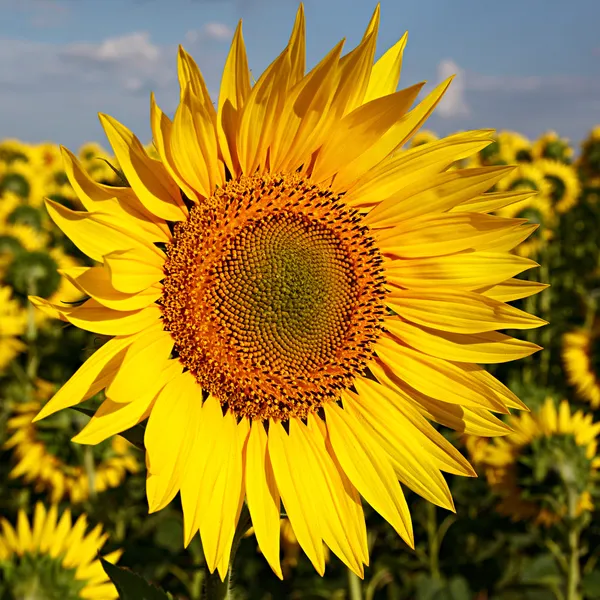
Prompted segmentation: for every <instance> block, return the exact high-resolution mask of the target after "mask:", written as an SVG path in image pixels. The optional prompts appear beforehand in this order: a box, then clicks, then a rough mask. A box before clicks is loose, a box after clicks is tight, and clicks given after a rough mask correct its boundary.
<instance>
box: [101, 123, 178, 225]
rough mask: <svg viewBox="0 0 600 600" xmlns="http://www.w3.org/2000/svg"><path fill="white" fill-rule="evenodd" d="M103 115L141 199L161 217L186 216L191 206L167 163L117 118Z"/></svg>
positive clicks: (108, 131)
mask: <svg viewBox="0 0 600 600" xmlns="http://www.w3.org/2000/svg"><path fill="white" fill-rule="evenodd" d="M99 116H100V122H101V123H102V127H103V128H104V131H105V132H106V136H107V137H108V141H109V142H110V145H111V146H112V148H113V150H114V152H115V156H116V158H117V160H118V161H119V165H120V166H121V169H123V173H124V174H125V177H126V178H127V181H128V182H129V184H130V185H131V188H132V189H133V191H134V192H135V194H136V195H137V197H138V198H139V200H140V202H141V203H142V204H143V205H144V206H145V207H146V208H147V209H148V210H149V211H150V212H151V213H152V214H154V215H156V216H157V217H160V218H161V219H165V220H167V221H182V220H183V219H185V217H186V216H187V212H188V211H187V208H186V207H185V204H184V203H183V200H182V199H181V194H180V191H179V188H178V187H177V185H176V183H175V182H174V181H173V180H172V179H171V178H170V177H169V174H168V172H167V170H166V169H165V167H164V166H163V164H162V163H161V162H160V161H159V160H155V159H152V158H150V157H149V156H148V155H147V154H146V151H145V150H144V148H143V146H142V145H141V143H140V141H139V140H138V139H137V138H136V137H135V136H134V135H133V134H132V133H131V131H129V129H127V128H126V127H124V126H123V125H121V123H119V122H118V121H117V120H116V119H113V118H112V117H109V116H108V115H104V114H102V113H101V114H100V115H99Z"/></svg>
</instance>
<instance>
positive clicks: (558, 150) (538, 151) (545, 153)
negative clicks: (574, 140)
mask: <svg viewBox="0 0 600 600" xmlns="http://www.w3.org/2000/svg"><path fill="white" fill-rule="evenodd" d="M531 153H532V155H533V159H534V160H540V159H549V160H556V161H558V162H561V163H563V164H570V162H571V160H572V158H573V148H572V147H571V144H570V142H569V140H568V139H566V138H561V137H559V136H558V134H557V133H556V132H555V131H547V132H546V133H544V134H543V135H541V136H540V137H539V138H538V139H537V140H536V141H535V142H534V143H533V146H532V148H531Z"/></svg>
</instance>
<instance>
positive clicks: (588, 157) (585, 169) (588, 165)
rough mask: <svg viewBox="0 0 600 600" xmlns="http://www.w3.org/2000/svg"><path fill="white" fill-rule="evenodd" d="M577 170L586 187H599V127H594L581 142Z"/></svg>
mask: <svg viewBox="0 0 600 600" xmlns="http://www.w3.org/2000/svg"><path fill="white" fill-rule="evenodd" d="M577 168H578V169H579V172H580V173H581V176H582V179H583V180H584V181H585V183H586V184H587V185H591V186H593V187H600V126H598V127H594V128H593V129H592V131H590V133H589V135H588V137H587V138H586V139H585V140H584V141H583V142H582V144H581V153H580V154H579V158H578V159H577Z"/></svg>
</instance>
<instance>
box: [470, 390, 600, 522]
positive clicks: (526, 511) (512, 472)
mask: <svg viewBox="0 0 600 600" xmlns="http://www.w3.org/2000/svg"><path fill="white" fill-rule="evenodd" d="M592 421H593V416H592V415H591V414H587V415H586V414H584V413H583V412H582V411H577V412H575V413H571V410H570V408H569V403H568V402H567V401H566V400H563V401H562V402H561V403H560V407H559V410H558V411H557V410H556V406H555V403H554V401H553V400H552V399H551V398H548V399H547V400H546V402H545V403H544V405H543V406H542V408H541V409H540V410H539V411H537V412H534V413H522V414H520V415H518V416H514V415H513V416H510V417H509V418H508V420H507V424H508V425H509V426H510V427H511V428H512V429H513V431H512V433H510V434H508V435H507V436H506V437H502V438H494V439H493V440H490V441H489V444H488V445H487V447H486V449H485V456H484V457H483V458H482V460H481V462H480V465H481V466H482V467H483V469H484V471H485V474H486V477H487V480H488V482H489V484H490V486H491V488H492V490H493V491H495V492H496V493H497V494H499V495H500V496H501V498H502V499H501V501H500V503H499V504H498V506H497V509H498V512H500V513H501V514H504V515H506V516H508V517H510V518H511V519H512V520H513V521H522V520H533V521H534V522H535V523H537V524H540V525H546V526H550V525H553V524H554V523H556V522H558V521H560V520H561V518H562V517H564V515H565V514H566V511H567V492H566V489H565V480H570V479H569V478H571V477H572V476H573V477H574V478H575V479H576V482H574V484H575V485H577V489H578V493H579V496H578V502H577V513H578V514H581V513H582V512H583V511H589V510H593V504H592V499H591V495H590V489H591V487H592V484H593V480H594V478H595V476H596V471H597V469H598V466H600V457H597V456H596V447H597V442H596V436H597V435H598V433H600V423H593V422H592Z"/></svg>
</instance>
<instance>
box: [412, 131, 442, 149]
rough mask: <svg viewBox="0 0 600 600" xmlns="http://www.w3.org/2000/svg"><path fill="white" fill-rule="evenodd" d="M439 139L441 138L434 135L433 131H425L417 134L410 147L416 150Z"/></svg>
mask: <svg viewBox="0 0 600 600" xmlns="http://www.w3.org/2000/svg"><path fill="white" fill-rule="evenodd" d="M439 139H440V138H439V137H438V136H437V135H436V134H435V133H433V131H428V130H426V129H423V130H421V131H419V132H418V133H417V134H415V135H414V137H413V138H412V139H411V140H410V147H411V148H416V147H417V146H421V145H423V144H429V143H430V142H435V141H436V140H439Z"/></svg>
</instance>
